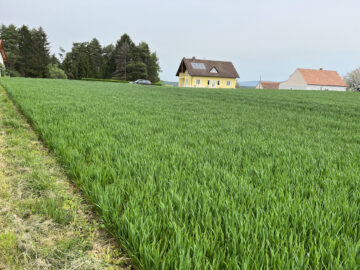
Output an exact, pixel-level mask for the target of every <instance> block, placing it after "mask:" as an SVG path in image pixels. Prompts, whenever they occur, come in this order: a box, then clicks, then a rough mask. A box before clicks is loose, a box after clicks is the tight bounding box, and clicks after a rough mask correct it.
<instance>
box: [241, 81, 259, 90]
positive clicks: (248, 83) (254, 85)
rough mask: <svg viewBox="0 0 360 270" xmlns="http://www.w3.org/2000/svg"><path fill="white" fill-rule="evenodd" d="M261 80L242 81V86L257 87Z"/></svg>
mask: <svg viewBox="0 0 360 270" xmlns="http://www.w3.org/2000/svg"><path fill="white" fill-rule="evenodd" d="M258 83H259V81H247V82H240V87H242V88H255V87H256V85H257V84H258Z"/></svg>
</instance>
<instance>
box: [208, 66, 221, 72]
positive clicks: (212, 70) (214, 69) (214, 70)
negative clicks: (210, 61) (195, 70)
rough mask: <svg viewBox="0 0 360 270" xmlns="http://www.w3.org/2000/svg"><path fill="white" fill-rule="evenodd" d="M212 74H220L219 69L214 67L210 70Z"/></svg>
mask: <svg viewBox="0 0 360 270" xmlns="http://www.w3.org/2000/svg"><path fill="white" fill-rule="evenodd" d="M210 73H219V72H218V71H217V69H216V68H215V67H213V68H212V69H210Z"/></svg>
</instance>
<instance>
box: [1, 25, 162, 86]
mask: <svg viewBox="0 0 360 270" xmlns="http://www.w3.org/2000/svg"><path fill="white" fill-rule="evenodd" d="M0 39H2V40H3V44H4V47H5V51H6V54H7V57H8V67H7V72H8V74H9V75H10V76H22V77H35V78H69V79H81V78H99V79H119V80H127V81H129V80H136V79H148V80H150V81H152V82H158V81H159V71H160V66H159V59H158V57H157V55H156V53H155V52H151V51H150V48H149V45H148V44H147V43H146V42H140V43H139V44H138V45H136V44H135V43H134V42H133V41H132V40H131V38H130V37H129V36H128V35H127V34H124V35H122V36H121V38H120V39H119V40H118V41H117V43H116V45H115V46H114V45H113V44H110V45H107V46H105V47H102V46H101V45H100V43H99V41H98V40H97V39H96V38H94V39H93V40H91V41H90V42H74V43H73V47H72V49H71V52H65V50H64V49H62V48H60V53H59V59H58V58H57V57H56V56H55V55H54V54H53V55H50V49H49V42H48V40H47V35H46V33H45V31H44V30H43V29H42V28H41V27H39V28H38V29H29V28H28V27H27V26H25V25H23V26H21V27H19V28H17V27H16V26H14V25H9V26H5V25H2V26H1V28H0Z"/></svg>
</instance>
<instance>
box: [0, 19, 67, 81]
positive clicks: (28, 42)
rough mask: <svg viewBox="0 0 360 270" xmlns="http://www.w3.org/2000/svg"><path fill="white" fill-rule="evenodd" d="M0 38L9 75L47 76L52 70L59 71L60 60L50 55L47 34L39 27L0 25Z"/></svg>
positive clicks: (51, 74) (50, 74)
mask: <svg viewBox="0 0 360 270" xmlns="http://www.w3.org/2000/svg"><path fill="white" fill-rule="evenodd" d="M0 39H2V41H3V44H4V48H5V52H6V55H7V58H8V67H7V73H8V74H9V75H10V76H14V77H19V76H22V77H35V78H49V77H51V76H53V75H54V74H53V73H54V71H55V72H60V73H61V70H59V68H60V62H59V60H58V59H57V58H56V57H55V55H52V56H50V50H49V42H48V40H47V35H46V33H45V31H44V30H43V29H42V28H41V27H39V28H38V29H29V28H28V27H27V26H26V25H23V26H21V27H20V28H17V27H16V26H15V25H12V24H11V25H9V26H5V25H2V26H1V27H0ZM62 73H63V72H62ZM62 75H63V76H65V74H64V73H63V74H62ZM65 77H66V76H65Z"/></svg>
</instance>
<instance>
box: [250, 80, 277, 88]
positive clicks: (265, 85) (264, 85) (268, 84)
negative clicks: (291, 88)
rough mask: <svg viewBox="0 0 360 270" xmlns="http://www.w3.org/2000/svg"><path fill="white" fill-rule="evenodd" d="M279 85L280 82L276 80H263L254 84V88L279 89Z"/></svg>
mask: <svg viewBox="0 0 360 270" xmlns="http://www.w3.org/2000/svg"><path fill="white" fill-rule="evenodd" d="M279 85H280V83H278V82H264V81H260V82H259V83H258V84H257V85H256V87H255V88H256V89H279Z"/></svg>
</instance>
